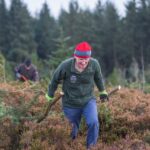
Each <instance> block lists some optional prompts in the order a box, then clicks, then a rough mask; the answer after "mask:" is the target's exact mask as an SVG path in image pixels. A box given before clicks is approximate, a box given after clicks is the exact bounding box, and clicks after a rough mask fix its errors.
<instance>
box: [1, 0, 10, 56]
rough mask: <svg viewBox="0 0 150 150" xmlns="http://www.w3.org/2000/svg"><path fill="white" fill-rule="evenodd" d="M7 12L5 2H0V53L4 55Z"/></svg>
mask: <svg viewBox="0 0 150 150" xmlns="http://www.w3.org/2000/svg"><path fill="white" fill-rule="evenodd" d="M7 19H8V12H7V9H6V5H5V1H4V0H0V51H1V52H3V53H4V54H6V50H7V32H8V31H7V21H8V20H7Z"/></svg>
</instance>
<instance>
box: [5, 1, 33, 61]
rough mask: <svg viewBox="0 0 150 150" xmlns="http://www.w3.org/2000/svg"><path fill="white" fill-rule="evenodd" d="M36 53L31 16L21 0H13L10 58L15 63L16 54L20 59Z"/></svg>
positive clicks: (10, 13) (10, 25) (10, 23)
mask: <svg viewBox="0 0 150 150" xmlns="http://www.w3.org/2000/svg"><path fill="white" fill-rule="evenodd" d="M32 52H35V42H34V36H33V30H32V28H31V16H30V14H29V12H28V10H27V7H26V5H25V4H23V3H22V1H21V0H12V3H11V7H10V11H9V53H8V58H9V59H10V60H13V61H20V60H15V58H13V56H14V54H15V55H16V54H18V57H17V58H18V59H21V58H20V57H21V56H22V55H25V54H26V55H28V53H30V54H31V53H32Z"/></svg>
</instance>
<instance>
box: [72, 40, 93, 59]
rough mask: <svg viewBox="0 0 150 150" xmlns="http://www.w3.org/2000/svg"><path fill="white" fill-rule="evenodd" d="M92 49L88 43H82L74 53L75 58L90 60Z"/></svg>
mask: <svg viewBox="0 0 150 150" xmlns="http://www.w3.org/2000/svg"><path fill="white" fill-rule="evenodd" d="M91 50H92V47H91V46H90V44H89V43H87V42H81V43H79V44H77V46H76V47H75V51H74V56H76V57H79V58H89V57H91Z"/></svg>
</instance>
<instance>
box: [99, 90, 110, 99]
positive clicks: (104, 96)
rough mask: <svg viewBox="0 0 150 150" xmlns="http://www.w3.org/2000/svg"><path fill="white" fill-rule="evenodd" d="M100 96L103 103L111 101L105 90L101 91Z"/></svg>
mask: <svg viewBox="0 0 150 150" xmlns="http://www.w3.org/2000/svg"><path fill="white" fill-rule="evenodd" d="M99 96H100V100H101V101H102V102H105V101H108V100H109V97H108V93H107V92H106V91H105V90H104V91H101V92H100V95H99Z"/></svg>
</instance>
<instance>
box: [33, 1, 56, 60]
mask: <svg viewBox="0 0 150 150" xmlns="http://www.w3.org/2000/svg"><path fill="white" fill-rule="evenodd" d="M35 31H36V33H35V34H36V36H35V39H36V42H37V54H38V56H39V57H40V58H42V59H48V58H49V56H50V55H51V53H52V51H55V50H56V44H55V42H54V39H55V38H56V37H57V35H58V33H57V32H56V31H57V25H56V22H55V19H54V18H53V17H52V16H51V15H50V10H49V8H48V5H47V3H44V4H43V8H42V10H41V12H40V15H39V18H38V20H37V24H36V30H35Z"/></svg>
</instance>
